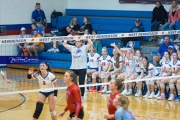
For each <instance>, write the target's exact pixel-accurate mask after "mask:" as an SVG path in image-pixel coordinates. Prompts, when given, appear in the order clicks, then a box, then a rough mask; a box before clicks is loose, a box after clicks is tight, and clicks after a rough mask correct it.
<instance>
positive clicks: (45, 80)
mask: <svg viewBox="0 0 180 120" xmlns="http://www.w3.org/2000/svg"><path fill="white" fill-rule="evenodd" d="M27 78H28V79H30V80H35V79H38V81H39V86H40V89H43V90H41V91H40V92H39V94H38V100H37V103H36V109H35V112H34V115H33V120H37V119H38V118H39V116H40V115H41V112H42V110H43V106H44V103H45V101H46V98H48V102H49V109H50V113H51V118H52V120H57V117H56V111H55V101H56V99H57V93H58V90H53V88H54V87H57V82H56V81H57V79H56V77H55V75H54V74H53V72H52V70H51V67H50V66H49V64H48V63H46V62H41V63H40V66H39V70H38V71H37V72H34V68H32V67H31V68H29V71H28V75H27ZM48 89H49V90H48Z"/></svg>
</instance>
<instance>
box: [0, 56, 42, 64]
mask: <svg viewBox="0 0 180 120" xmlns="http://www.w3.org/2000/svg"><path fill="white" fill-rule="evenodd" d="M39 63H40V61H39V57H32V56H0V64H39Z"/></svg>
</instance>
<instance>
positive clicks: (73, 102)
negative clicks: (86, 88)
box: [59, 70, 84, 120]
mask: <svg viewBox="0 0 180 120" xmlns="http://www.w3.org/2000/svg"><path fill="white" fill-rule="evenodd" d="M64 83H65V84H67V86H68V87H67V90H66V101H67V106H66V108H65V109H64V111H63V112H61V113H60V114H59V115H60V116H63V115H64V114H65V113H66V111H68V110H69V112H70V114H69V117H68V118H67V120H82V119H83V117H84V111H83V106H82V101H81V91H80V89H79V87H78V83H77V75H76V74H75V73H74V72H73V71H71V70H68V71H67V72H66V73H65V74H64Z"/></svg>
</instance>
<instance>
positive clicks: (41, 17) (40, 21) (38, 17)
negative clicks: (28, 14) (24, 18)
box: [32, 3, 47, 30]
mask: <svg viewBox="0 0 180 120" xmlns="http://www.w3.org/2000/svg"><path fill="white" fill-rule="evenodd" d="M32 22H33V23H36V24H37V26H38V27H42V28H44V30H45V27H46V26H47V20H46V16H45V14H44V11H43V10H41V8H40V3H36V9H35V10H34V11H33V12H32Z"/></svg>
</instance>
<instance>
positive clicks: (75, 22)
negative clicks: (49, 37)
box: [51, 17, 80, 36]
mask: <svg viewBox="0 0 180 120" xmlns="http://www.w3.org/2000/svg"><path fill="white" fill-rule="evenodd" d="M68 28H70V29H71V31H73V33H75V34H77V33H78V31H79V30H80V25H79V24H78V20H77V18H76V17H75V18H73V19H72V20H71V22H70V23H69V25H68V26H65V27H62V28H61V29H58V30H53V31H51V33H52V34H55V33H58V32H61V36H67V35H69V33H70V32H68V31H69V30H67V29H68Z"/></svg>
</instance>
